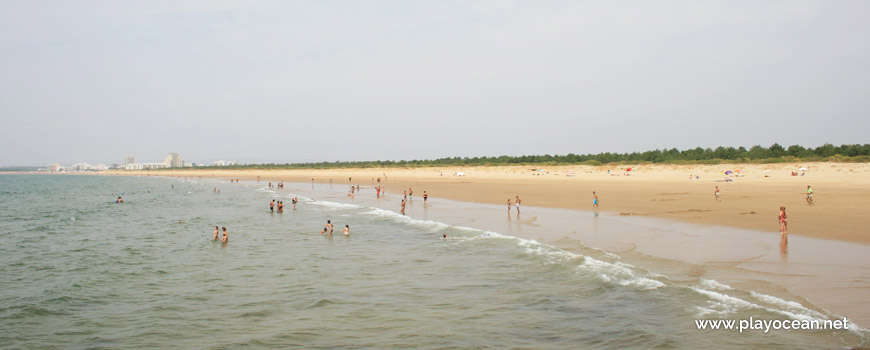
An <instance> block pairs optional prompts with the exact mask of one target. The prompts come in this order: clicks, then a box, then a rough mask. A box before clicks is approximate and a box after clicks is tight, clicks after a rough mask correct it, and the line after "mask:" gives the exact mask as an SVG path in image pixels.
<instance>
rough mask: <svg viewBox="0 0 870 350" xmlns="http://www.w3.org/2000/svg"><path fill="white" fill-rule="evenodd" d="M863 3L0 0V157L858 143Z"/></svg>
mask: <svg viewBox="0 0 870 350" xmlns="http://www.w3.org/2000/svg"><path fill="white" fill-rule="evenodd" d="M868 13H870V2H867V1H832V2H819V1H800V0H798V1H765V2H706V1H705V2H676V1H660V2H628V3H623V2H620V3H613V2H601V1H542V2H532V1H467V2H436V1H419V2H382V1H367V2H357V3H350V2H318V1H294V2H283V1H276V2H271V1H264V2H255V3H251V2H235V1H229V2H214V1H184V2H166V3H157V2H116V1H94V2H27V1H11V2H0V76H2V77H3V79H0V121H2V127H0V166H42V167H44V166H45V165H47V164H50V163H62V164H70V163H78V162H87V163H92V164H99V163H106V164H123V162H124V161H125V155H127V154H132V155H135V156H136V159H137V160H143V161H146V160H147V161H154V162H159V161H161V160H163V159H164V157H165V156H166V154H167V153H168V152H178V153H180V154H182V155H183V156H184V159H185V160H193V161H202V162H209V161H212V160H218V159H226V160H229V159H232V160H236V161H239V162H245V163H249V162H254V163H294V162H317V161H337V160H341V161H362V160H402V159H405V160H410V159H434V158H441V157H453V156H460V157H466V156H467V157H475V156H499V155H510V156H518V155H543V154H567V153H576V154H590V153H591V154H595V153H600V152H632V151H638V152H643V151H647V150H653V149H669V148H678V149H687V148H695V147H704V148H706V147H711V148H715V147H717V146H732V147H739V146H743V147H750V146H753V145H761V146H764V147H767V146H770V145H771V144H773V143H779V144H781V145H783V146H788V145H793V144H798V145H802V146H806V147H816V146H819V145H821V144H824V143H832V144H837V145H839V144H864V143H867V142H868V137H867V136H866V130H870V118H868V115H870V100H868V99H867V98H866V96H868V95H870V73H868V72H870V38H868V34H867V33H870V21H867V20H866V18H867V14H868Z"/></svg>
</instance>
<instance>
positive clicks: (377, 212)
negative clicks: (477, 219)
mask: <svg viewBox="0 0 870 350" xmlns="http://www.w3.org/2000/svg"><path fill="white" fill-rule="evenodd" d="M363 214H367V215H373V216H378V217H382V218H386V219H390V220H394V221H398V222H404V223H409V224H414V225H419V226H422V227H426V228H430V229H433V230H446V229H449V228H451V227H453V228H459V229H467V228H464V227H458V226H450V225H448V224H445V223H443V222H438V221H432V220H420V219H414V218H411V217H408V216H405V215H402V214H399V213H396V212H394V211H389V210H385V209H380V208H369V210H368V211H365V212H363ZM472 230H473V229H472ZM476 231H480V230H476ZM481 232H482V231H481Z"/></svg>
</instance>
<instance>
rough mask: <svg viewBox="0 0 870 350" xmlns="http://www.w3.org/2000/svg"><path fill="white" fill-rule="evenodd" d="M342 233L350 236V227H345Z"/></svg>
mask: <svg viewBox="0 0 870 350" xmlns="http://www.w3.org/2000/svg"><path fill="white" fill-rule="evenodd" d="M342 233H344V235H345V236H350V225H344V230H343V231H342Z"/></svg>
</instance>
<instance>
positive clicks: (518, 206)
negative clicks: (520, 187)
mask: <svg viewBox="0 0 870 350" xmlns="http://www.w3.org/2000/svg"><path fill="white" fill-rule="evenodd" d="M522 202H523V200H522V199H520V195H517V201H516V202H514V205H516V206H517V215H520V203H522Z"/></svg>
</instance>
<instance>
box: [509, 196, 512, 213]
mask: <svg viewBox="0 0 870 350" xmlns="http://www.w3.org/2000/svg"><path fill="white" fill-rule="evenodd" d="M511 207H512V205H511V199H510V198H508V215H510V213H511Z"/></svg>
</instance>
